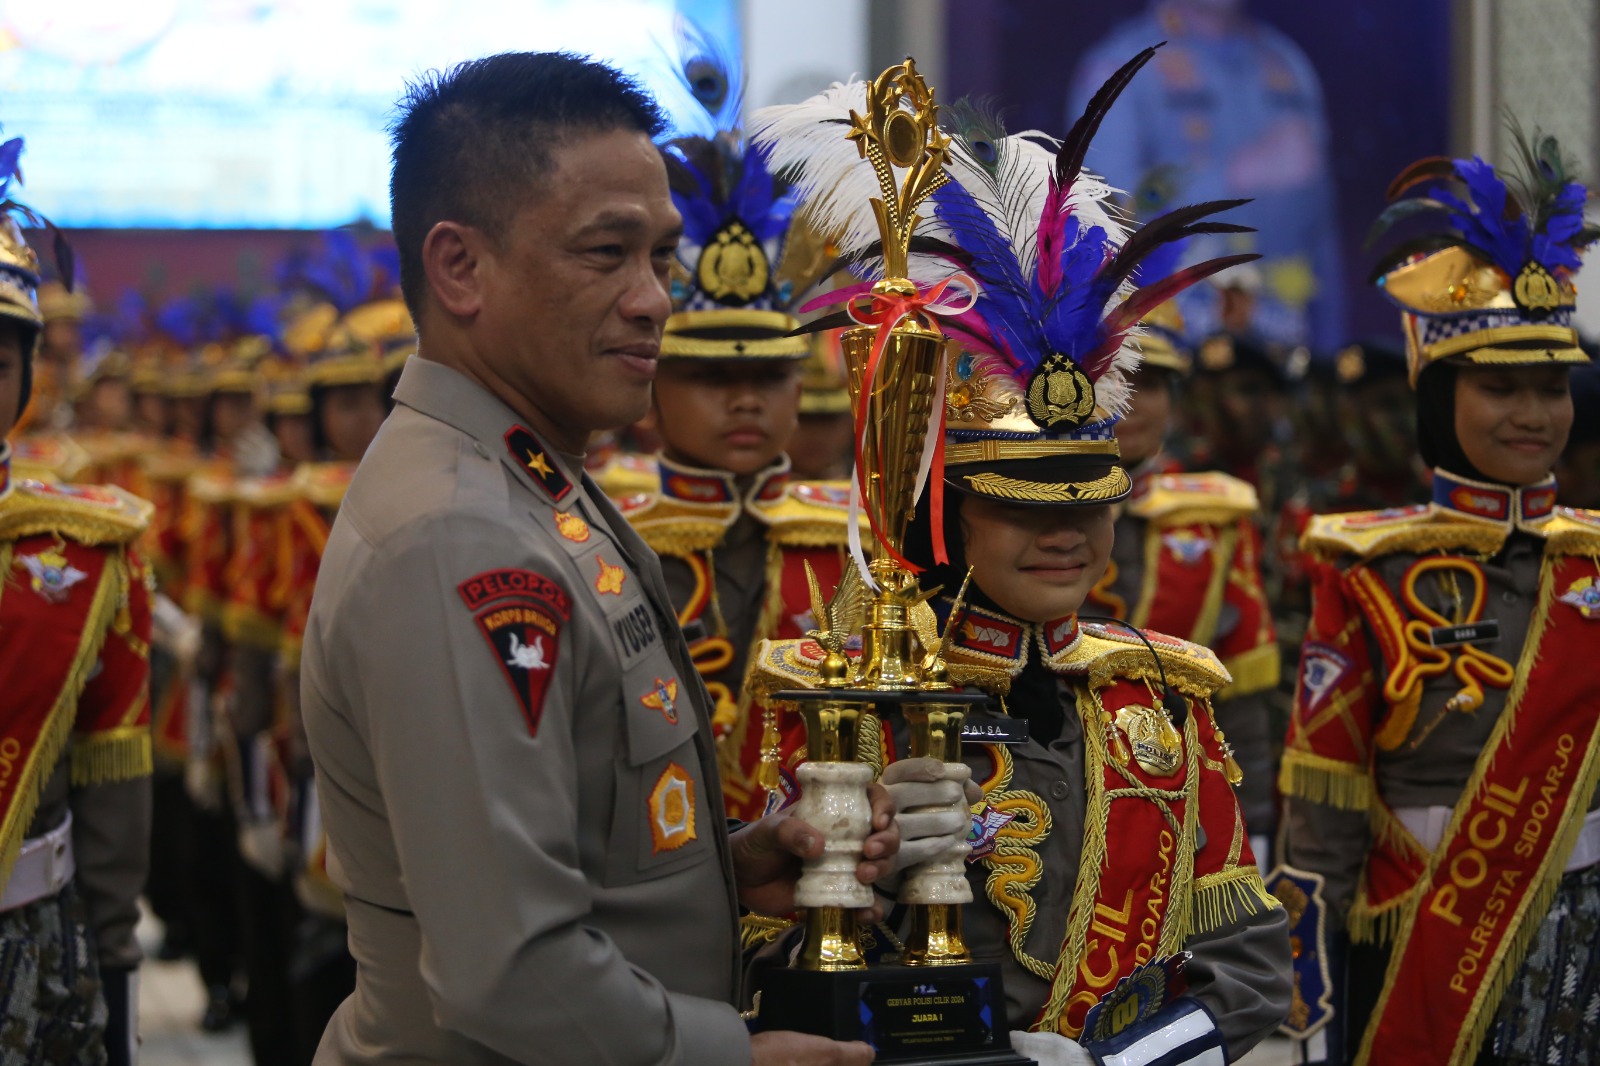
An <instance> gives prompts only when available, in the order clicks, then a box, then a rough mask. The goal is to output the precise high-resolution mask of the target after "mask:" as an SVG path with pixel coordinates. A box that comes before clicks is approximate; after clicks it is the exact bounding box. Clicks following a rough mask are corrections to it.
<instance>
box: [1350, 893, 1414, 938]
mask: <svg viewBox="0 0 1600 1066" xmlns="http://www.w3.org/2000/svg"><path fill="white" fill-rule="evenodd" d="M1421 889H1422V883H1421V882H1420V881H1419V882H1417V884H1415V885H1412V886H1411V887H1410V888H1408V889H1406V890H1405V891H1404V892H1402V893H1400V894H1399V895H1397V896H1395V897H1394V898H1393V899H1391V900H1389V901H1388V902H1386V903H1379V904H1372V903H1369V902H1368V901H1367V889H1366V886H1365V885H1362V886H1360V887H1359V888H1357V889H1356V898H1355V899H1354V900H1352V901H1351V903H1350V911H1349V913H1348V914H1346V915H1345V919H1344V928H1345V932H1347V933H1349V934H1350V939H1351V940H1353V941H1355V942H1356V943H1357V944H1392V943H1394V936H1395V934H1396V933H1398V932H1399V931H1400V921H1401V919H1402V918H1404V917H1405V915H1406V910H1407V905H1408V904H1410V902H1411V901H1412V900H1413V899H1415V898H1416V896H1417V893H1418V892H1420V891H1421Z"/></svg>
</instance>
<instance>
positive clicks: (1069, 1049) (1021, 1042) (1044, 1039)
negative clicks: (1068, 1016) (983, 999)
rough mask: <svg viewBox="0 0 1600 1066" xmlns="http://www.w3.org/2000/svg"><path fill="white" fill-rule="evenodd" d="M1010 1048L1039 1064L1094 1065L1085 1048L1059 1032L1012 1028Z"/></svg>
mask: <svg viewBox="0 0 1600 1066" xmlns="http://www.w3.org/2000/svg"><path fill="white" fill-rule="evenodd" d="M1011 1050H1013V1051H1015V1052H1016V1053H1017V1054H1019V1055H1024V1056H1026V1057H1028V1058H1030V1059H1032V1060H1033V1061H1034V1062H1037V1063H1038V1064H1039V1066H1096V1063H1095V1058H1094V1056H1093V1055H1091V1054H1089V1051H1088V1049H1087V1048H1085V1047H1084V1046H1083V1045H1082V1044H1080V1043H1078V1042H1077V1041H1076V1040H1071V1039H1068V1038H1067V1037H1064V1036H1062V1035H1061V1034H1060V1033H1019V1032H1017V1031H1016V1030H1015V1029H1013V1030H1012V1031H1011Z"/></svg>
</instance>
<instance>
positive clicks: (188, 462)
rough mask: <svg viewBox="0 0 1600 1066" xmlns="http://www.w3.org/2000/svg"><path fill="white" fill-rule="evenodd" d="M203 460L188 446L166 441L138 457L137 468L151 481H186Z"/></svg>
mask: <svg viewBox="0 0 1600 1066" xmlns="http://www.w3.org/2000/svg"><path fill="white" fill-rule="evenodd" d="M204 462H205V460H204V459H202V458H201V457H200V456H198V455H196V454H195V452H194V450H193V449H192V448H190V447H189V446H187V445H184V444H180V443H178V442H177V441H168V442H167V444H166V445H165V446H164V447H160V448H155V449H153V450H151V451H150V452H149V453H148V454H146V455H145V456H144V457H143V458H142V459H140V461H139V469H140V470H141V471H142V472H143V473H144V476H145V477H147V478H149V479H150V480H151V481H167V482H172V481H187V480H189V478H190V477H191V476H192V475H193V474H194V472H195V471H196V470H199V469H200V466H201V464H202V463H204Z"/></svg>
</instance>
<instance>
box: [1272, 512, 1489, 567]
mask: <svg viewBox="0 0 1600 1066" xmlns="http://www.w3.org/2000/svg"><path fill="white" fill-rule="evenodd" d="M1505 538H1506V530H1505V527H1504V526H1502V525H1501V524H1499V523H1490V522H1479V521H1473V520H1471V519H1463V518H1458V517H1456V516H1454V515H1452V514H1450V513H1449V512H1447V511H1445V510H1443V509H1442V508H1439V507H1435V506H1433V505H1432V504H1418V505H1416V506H1414V507H1394V508H1390V509H1388V510H1383V511H1353V512H1351V513H1349V514H1333V515H1317V516H1316V517H1315V518H1313V519H1312V520H1311V525H1310V526H1308V527H1307V528H1306V531H1305V534H1304V535H1303V536H1301V538H1300V546H1301V547H1302V548H1303V549H1305V550H1306V551H1309V552H1315V553H1316V554H1318V555H1322V556H1324V557H1327V558H1338V557H1339V556H1341V555H1354V556H1357V557H1359V558H1363V559H1365V558H1371V557H1373V556H1377V555H1388V554H1391V553H1393V552H1401V551H1417V552H1421V551H1433V550H1435V549H1439V548H1447V549H1464V550H1469V551H1476V552H1493V551H1497V550H1498V549H1499V547H1500V545H1501V544H1502V543H1503V542H1504V541H1505Z"/></svg>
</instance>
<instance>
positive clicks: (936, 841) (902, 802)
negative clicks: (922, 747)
mask: <svg viewBox="0 0 1600 1066" xmlns="http://www.w3.org/2000/svg"><path fill="white" fill-rule="evenodd" d="M880 781H881V783H882V785H883V787H884V788H885V789H887V790H888V792H889V795H890V796H891V797H892V798H893V799H894V809H895V816H894V820H895V824H896V825H897V826H899V828H900V851H899V853H898V854H897V855H895V857H894V865H893V867H892V870H891V874H897V873H899V872H900V871H902V870H904V869H906V868H907V867H911V866H915V865H917V864H918V863H921V862H926V861H928V860H929V859H932V858H935V857H937V856H940V855H943V854H945V853H946V852H948V851H951V850H952V849H955V848H958V847H960V848H966V847H968V846H969V845H968V844H967V834H968V833H969V832H970V831H971V830H972V810H971V806H972V804H973V803H976V802H977V801H978V800H979V799H981V798H982V795H983V794H982V793H981V792H980V791H979V790H978V786H977V785H976V784H974V783H973V781H972V770H971V769H970V768H969V767H967V766H964V765H963V764H961V763H943V762H940V761H939V760H938V759H934V758H931V757H924V758H920V759H901V760H900V761H899V762H892V763H890V764H889V765H888V766H887V767H885V768H884V771H883V777H882V778H881V779H880Z"/></svg>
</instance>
